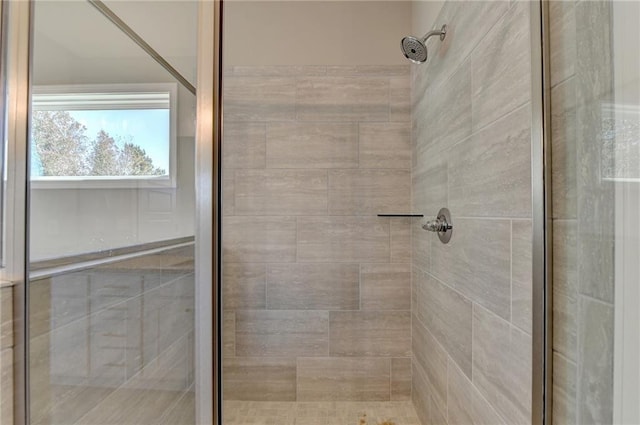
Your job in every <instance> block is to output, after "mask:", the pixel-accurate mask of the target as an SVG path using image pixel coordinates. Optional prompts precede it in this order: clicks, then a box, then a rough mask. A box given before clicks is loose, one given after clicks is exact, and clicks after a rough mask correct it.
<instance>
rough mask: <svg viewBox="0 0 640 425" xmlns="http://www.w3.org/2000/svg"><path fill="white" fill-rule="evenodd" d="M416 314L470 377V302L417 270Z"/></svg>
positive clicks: (414, 282)
mask: <svg viewBox="0 0 640 425" xmlns="http://www.w3.org/2000/svg"><path fill="white" fill-rule="evenodd" d="M413 285H414V286H416V289H415V292H416V308H415V311H414V314H415V315H416V316H417V317H418V319H420V321H421V322H422V323H423V324H424V325H426V327H427V328H428V329H429V331H430V332H431V334H432V335H433V336H434V337H435V338H436V339H437V340H438V341H439V342H440V344H441V345H442V346H443V347H444V349H445V350H446V351H447V352H448V353H449V355H450V356H451V357H452V358H453V360H455V362H456V363H457V364H458V366H459V367H460V368H461V369H462V370H463V371H464V373H465V374H467V376H471V310H472V306H471V301H469V300H468V299H466V298H464V297H463V296H462V295H460V294H459V293H457V292H455V291H454V290H452V289H451V288H449V287H447V286H445V285H443V284H442V283H440V282H438V281H437V280H436V279H434V278H433V277H431V276H430V275H428V274H427V273H424V272H422V271H420V270H418V269H414V270H413Z"/></svg>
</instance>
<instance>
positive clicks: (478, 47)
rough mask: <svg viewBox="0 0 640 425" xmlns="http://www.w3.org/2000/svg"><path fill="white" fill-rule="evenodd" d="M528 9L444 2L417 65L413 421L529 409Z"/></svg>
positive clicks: (508, 415) (468, 419)
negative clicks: (436, 225) (439, 227)
mask: <svg viewBox="0 0 640 425" xmlns="http://www.w3.org/2000/svg"><path fill="white" fill-rule="evenodd" d="M529 8H530V4H529V2H454V1H449V2H446V3H445V4H444V6H443V8H442V11H441V13H440V16H439V17H438V18H437V19H436V20H435V23H434V27H437V28H439V27H440V26H441V25H442V24H447V25H448V26H449V32H448V34H447V38H446V39H445V41H444V42H440V41H439V40H436V39H435V38H433V39H431V40H430V41H429V43H428V47H429V53H430V56H429V60H428V61H427V63H426V64H424V65H420V66H414V68H413V82H412V94H413V98H412V118H413V120H412V121H413V123H412V125H413V168H412V188H413V209H414V211H416V212H424V213H425V214H426V215H429V216H435V215H436V214H437V212H438V210H439V209H440V208H441V207H448V208H449V210H450V211H451V215H452V218H453V226H454V229H453V237H452V239H451V241H450V242H449V244H447V245H444V244H442V243H441V242H440V241H439V239H438V238H437V236H436V235H435V234H433V233H428V232H425V231H424V230H422V229H421V228H420V226H419V224H420V223H419V222H416V223H415V224H414V226H413V228H412V245H413V255H412V258H413V260H412V276H413V288H412V289H413V306H412V312H413V327H412V329H413V337H412V345H413V394H412V397H413V401H414V405H415V407H416V410H417V411H418V415H419V416H420V418H421V420H422V422H423V424H425V425H426V424H435V423H438V424H440V423H449V424H459V423H474V424H509V425H513V424H528V423H530V414H531V413H530V411H531V166H530V164H531V104H530V101H531V48H530V9H529Z"/></svg>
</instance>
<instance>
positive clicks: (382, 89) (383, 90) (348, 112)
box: [295, 77, 389, 121]
mask: <svg viewBox="0 0 640 425" xmlns="http://www.w3.org/2000/svg"><path fill="white" fill-rule="evenodd" d="M295 89H296V90H297V103H296V109H297V117H298V120H301V121H388V120H389V80H388V79H386V78H375V77H357V78H356V77H309V78H299V79H298V80H297V84H296V86H295Z"/></svg>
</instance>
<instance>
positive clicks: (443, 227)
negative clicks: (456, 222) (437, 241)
mask: <svg viewBox="0 0 640 425" xmlns="http://www.w3.org/2000/svg"><path fill="white" fill-rule="evenodd" d="M422 228H423V229H424V230H428V231H430V232H446V231H447V230H449V229H451V225H450V224H449V223H447V221H446V220H441V219H439V218H436V219H435V220H429V221H427V224H425V225H424V226H422Z"/></svg>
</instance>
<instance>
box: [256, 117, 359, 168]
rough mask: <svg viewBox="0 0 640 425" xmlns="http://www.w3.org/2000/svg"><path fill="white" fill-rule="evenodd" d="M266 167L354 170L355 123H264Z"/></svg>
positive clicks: (355, 164) (356, 135) (355, 150)
mask: <svg viewBox="0 0 640 425" xmlns="http://www.w3.org/2000/svg"><path fill="white" fill-rule="evenodd" d="M267 167H269V168H357V167H358V125H357V124H356V123H344V124H343V123H300V122H291V123H286V122H285V123H269V124H267Z"/></svg>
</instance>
